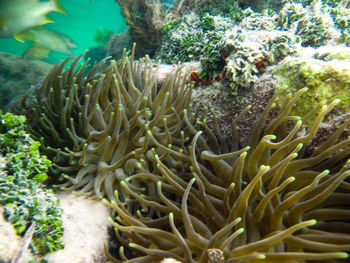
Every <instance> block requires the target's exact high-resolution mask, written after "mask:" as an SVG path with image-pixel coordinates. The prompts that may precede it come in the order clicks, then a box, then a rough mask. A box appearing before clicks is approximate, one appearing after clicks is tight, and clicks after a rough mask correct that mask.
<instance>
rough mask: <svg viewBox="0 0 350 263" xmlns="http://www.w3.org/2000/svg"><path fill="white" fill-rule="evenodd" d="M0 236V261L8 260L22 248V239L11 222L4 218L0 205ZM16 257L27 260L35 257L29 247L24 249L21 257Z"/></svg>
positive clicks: (23, 260)
mask: <svg viewBox="0 0 350 263" xmlns="http://www.w3.org/2000/svg"><path fill="white" fill-rule="evenodd" d="M0 237H1V238H0V262H10V261H11V260H13V259H14V258H15V256H16V255H18V252H19V251H20V250H21V249H22V248H23V245H24V239H23V238H22V237H21V236H18V235H17V234H16V231H15V229H14V228H13V226H12V224H11V223H9V222H7V221H6V220H5V218H4V209H3V208H2V207H0ZM17 259H18V260H21V261H22V262H28V261H29V260H35V257H34V255H33V254H32V253H31V252H30V250H29V249H26V250H25V251H24V253H23V255H22V256H21V258H18V257H17ZM15 262H18V261H15Z"/></svg>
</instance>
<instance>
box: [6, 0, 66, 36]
mask: <svg viewBox="0 0 350 263" xmlns="http://www.w3.org/2000/svg"><path fill="white" fill-rule="evenodd" d="M59 1H60V0H48V1H45V2H44V1H40V0H0V38H11V37H14V36H16V35H18V34H20V33H23V32H25V31H27V30H29V29H31V28H34V27H36V26H39V25H44V24H47V23H53V22H54V21H53V20H51V19H50V18H48V17H46V15H47V14H48V13H50V12H53V11H55V12H61V13H63V14H67V12H66V11H65V10H64V9H63V7H62V5H61V4H60V2H59Z"/></svg>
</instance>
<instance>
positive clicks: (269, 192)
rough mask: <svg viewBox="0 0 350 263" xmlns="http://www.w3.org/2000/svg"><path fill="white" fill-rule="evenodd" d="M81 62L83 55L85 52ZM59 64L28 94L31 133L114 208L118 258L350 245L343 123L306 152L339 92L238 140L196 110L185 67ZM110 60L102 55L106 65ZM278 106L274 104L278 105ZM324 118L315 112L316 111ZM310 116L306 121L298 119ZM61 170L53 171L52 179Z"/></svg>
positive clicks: (211, 258) (281, 256) (279, 255)
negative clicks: (161, 73) (163, 73)
mask: <svg viewBox="0 0 350 263" xmlns="http://www.w3.org/2000/svg"><path fill="white" fill-rule="evenodd" d="M78 59H79V58H78ZM78 59H77V60H74V61H73V63H72V64H71V65H70V66H69V67H68V69H66V70H64V67H65V66H66V64H67V63H68V62H69V61H70V60H69V59H68V60H66V61H64V62H63V63H61V64H58V65H57V66H55V67H54V68H53V69H52V70H51V72H50V73H49V75H48V77H47V78H46V79H45V80H44V81H43V83H42V84H41V85H40V87H38V88H37V89H36V90H35V94H34V95H33V94H31V95H30V94H28V95H27V96H25V97H24V98H23V101H22V106H23V107H24V108H25V114H26V116H27V118H28V122H29V125H30V129H31V132H32V134H33V135H34V136H35V137H37V138H40V139H41V142H42V144H43V150H44V151H45V153H46V154H47V155H49V156H51V157H52V158H53V160H54V162H55V170H54V172H56V173H58V174H59V173H65V174H66V175H65V177H64V178H65V182H63V183H62V185H61V186H63V187H65V188H66V189H69V190H78V189H79V190H80V191H82V192H84V193H90V194H94V195H96V196H97V197H99V198H102V197H105V199H104V200H103V202H104V203H105V204H106V205H107V206H109V207H111V208H113V210H115V211H116V213H115V215H113V216H112V217H111V218H110V219H109V220H110V222H111V224H112V225H113V226H114V227H115V233H116V237H117V238H118V240H119V243H120V246H119V253H118V255H117V256H115V257H114V256H112V255H111V254H110V253H109V252H108V251H107V250H106V253H107V255H108V256H109V258H110V260H111V261H112V262H159V261H161V260H162V259H164V258H173V259H176V260H178V261H180V262H305V261H309V260H311V261H319V262H322V261H324V262H342V259H343V258H346V257H347V256H348V254H347V252H349V251H350V222H349V220H350V212H349V205H350V192H349V190H350V183H349V179H348V177H349V176H350V170H349V167H350V162H349V161H347V158H349V155H350V138H347V139H340V138H341V137H342V136H341V135H342V132H343V131H344V130H346V129H347V128H348V126H349V124H350V120H347V121H345V122H344V123H343V124H342V126H341V127H340V128H339V129H338V130H337V131H336V132H335V133H334V134H333V135H332V136H331V137H330V138H329V139H328V141H326V142H325V143H324V144H322V145H320V146H319V147H318V148H317V149H316V150H315V151H314V152H313V153H312V155H309V156H306V155H304V153H303V152H304V151H305V149H306V148H307V146H308V144H310V143H311V142H312V140H313V138H314V137H315V135H316V133H317V131H318V129H319V127H320V125H321V123H322V120H323V118H324V116H325V115H326V114H328V113H329V112H330V111H331V110H332V108H333V107H334V106H335V105H336V103H337V101H335V102H333V103H331V104H330V105H328V106H326V105H325V104H324V103H321V104H320V105H318V106H317V107H316V108H315V109H314V110H313V112H311V113H310V114H308V115H307V116H305V117H303V118H301V117H297V116H291V115H290V110H291V108H292V107H293V106H294V105H295V102H296V100H297V99H298V97H299V96H301V94H302V93H303V92H305V91H306V89H303V90H301V91H300V92H299V93H298V95H297V96H295V97H294V98H293V99H291V100H290V102H289V103H288V104H287V105H285V107H284V108H282V109H280V110H279V113H278V114H277V116H276V117H275V118H274V119H272V120H269V121H267V119H268V116H269V112H270V111H271V110H272V109H273V108H274V103H273V100H272V101H271V102H270V103H269V104H268V105H267V107H266V109H265V111H264V113H263V115H262V116H261V117H260V118H259V120H258V121H257V123H256V124H255V126H254V127H252V130H251V134H250V137H249V139H248V141H247V146H246V147H242V146H239V145H238V143H237V142H238V134H237V130H236V124H237V123H238V122H239V121H240V119H241V118H242V116H243V115H244V113H245V112H246V111H247V110H249V108H247V109H246V110H245V111H243V113H242V114H241V115H240V116H238V117H237V118H236V119H235V120H233V125H232V127H233V135H234V136H233V137H234V138H233V140H232V144H233V147H232V149H228V146H227V144H226V143H225V141H224V139H223V138H222V136H221V135H220V131H219V128H218V125H217V124H216V121H215V114H214V129H213V130H214V131H212V130H211V129H210V128H208V126H207V123H206V119H205V118H204V117H203V116H205V114H203V116H202V117H198V118H196V117H195V116H194V115H193V114H192V113H191V112H190V104H189V103H190V97H191V89H192V86H191V85H187V84H186V81H185V75H186V74H184V73H183V72H181V68H177V69H175V70H174V71H173V72H172V73H170V74H169V75H168V76H167V77H166V79H165V80H164V82H163V84H162V85H161V86H158V84H157V66H154V65H153V64H152V63H151V61H150V60H149V59H148V58H146V59H144V60H140V61H134V59H133V52H132V54H131V56H129V57H128V56H126V55H124V56H123V58H122V59H121V60H120V61H118V62H114V61H111V62H110V64H109V65H108V66H106V67H105V68H104V69H101V70H100V69H99V68H100V66H101V65H100V64H99V65H97V66H95V67H94V68H93V69H92V70H91V71H90V72H89V73H87V74H86V73H85V68H86V65H81V66H77V64H78V61H79V60H78ZM102 63H103V62H102ZM274 110H275V109H274ZM315 115H317V116H316V117H314V116H315ZM308 118H309V119H310V118H311V119H312V118H315V121H314V122H313V124H312V125H311V126H308V127H305V126H304V125H303V122H304V123H305V121H306V120H307V119H308ZM53 177H55V176H53Z"/></svg>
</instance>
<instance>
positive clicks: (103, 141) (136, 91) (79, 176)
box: [22, 48, 192, 200]
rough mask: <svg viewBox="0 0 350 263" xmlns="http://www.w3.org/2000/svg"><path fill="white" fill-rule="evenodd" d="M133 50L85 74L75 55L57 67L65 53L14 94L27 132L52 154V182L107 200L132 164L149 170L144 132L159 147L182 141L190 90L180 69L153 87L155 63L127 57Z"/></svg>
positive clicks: (131, 172) (156, 67) (98, 65)
mask: <svg viewBox="0 0 350 263" xmlns="http://www.w3.org/2000/svg"><path fill="white" fill-rule="evenodd" d="M134 51H135V48H134V49H133V51H132V53H131V55H130V56H127V55H126V54H124V55H123V58H122V59H121V60H119V61H118V62H116V61H113V60H112V61H110V64H109V65H107V66H106V67H105V68H104V69H102V70H100V68H101V66H102V65H103V64H106V61H102V62H100V63H99V64H97V65H96V66H94V67H93V68H92V70H91V71H90V72H88V73H87V74H86V72H85V69H86V67H87V64H86V63H85V64H84V65H80V66H79V67H77V64H78V62H79V59H80V57H78V58H77V59H75V60H74V61H73V63H72V64H71V65H70V66H69V67H68V68H67V69H66V70H64V67H65V66H66V65H67V64H68V63H69V62H70V61H71V60H72V59H73V58H69V59H66V60H65V61H63V62H62V63H59V64H57V65H56V66H55V67H53V69H52V70H51V71H50V73H49V74H48V76H47V77H46V79H45V80H44V81H43V82H42V83H41V85H40V86H39V87H38V88H37V89H36V90H35V91H34V93H35V94H34V95H30V94H27V95H26V96H25V97H24V98H23V99H22V107H23V108H24V109H25V111H24V114H25V115H26V116H27V119H28V123H29V128H30V131H31V133H32V134H33V136H34V137H35V138H37V139H40V141H41V142H42V146H43V151H44V153H45V154H46V155H48V156H50V157H51V158H52V159H53V161H54V167H55V169H54V171H53V172H54V174H57V175H59V174H64V176H63V178H64V179H65V181H64V182H63V183H60V184H58V186H60V187H63V188H64V189H66V190H80V192H82V193H88V194H93V195H94V196H97V197H98V198H102V197H105V196H107V197H108V198H109V199H111V200H112V199H114V194H113V191H114V190H116V189H119V188H118V187H119V182H120V181H122V180H124V179H126V178H128V177H129V176H130V175H131V174H133V173H134V170H135V169H136V168H137V167H138V166H142V167H145V169H147V170H150V171H152V170H153V168H152V165H153V164H154V162H153V160H152V161H149V160H148V156H149V155H152V156H153V154H151V153H150V152H151V148H157V146H155V145H154V144H153V143H152V141H150V140H149V139H148V135H147V132H148V131H152V134H153V136H154V137H155V138H157V139H156V140H157V141H159V142H161V143H162V144H164V145H167V146H168V145H171V144H174V145H177V144H179V145H180V144H183V143H185V141H186V138H185V134H184V133H183V132H182V131H181V128H182V126H184V120H183V117H182V115H183V113H182V112H183V109H184V107H185V106H186V107H187V106H188V104H189V100H190V98H191V89H192V87H191V86H190V85H187V84H185V77H184V76H185V74H183V72H182V71H181V68H180V67H178V68H177V69H175V70H174V71H173V72H172V73H169V74H168V75H167V77H166V79H165V80H164V81H163V84H162V85H161V86H159V85H158V84H159V83H157V70H158V66H154V65H153V64H152V62H151V61H150V59H149V58H148V57H146V58H145V59H143V60H139V61H137V62H135V61H134ZM156 151H157V149H156ZM159 154H160V153H159ZM152 158H153V157H152ZM164 162H167V165H168V166H169V167H173V165H175V166H176V161H175V163H171V162H173V160H170V159H169V160H168V161H167V160H164ZM57 177H59V176H52V180H51V181H53V182H54V183H57V180H56V179H57ZM60 178H62V176H61V177H60ZM136 187H137V182H134V188H133V189H134V190H135V188H136ZM125 196H126V195H125Z"/></svg>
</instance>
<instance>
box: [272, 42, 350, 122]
mask: <svg viewBox="0 0 350 263" xmlns="http://www.w3.org/2000/svg"><path fill="white" fill-rule="evenodd" d="M321 53H322V54H321V55H320V54H318V55H316V58H299V57H294V58H289V59H288V60H286V61H285V62H283V63H281V64H280V65H279V66H278V67H277V69H276V70H275V71H274V74H275V76H276V77H277V80H278V85H279V86H280V87H285V88H286V89H285V92H282V93H281V95H280V96H279V97H278V104H279V105H280V106H281V105H283V104H284V103H285V102H286V100H288V99H289V98H290V96H286V93H288V94H289V95H291V96H294V95H295V94H296V92H297V91H298V90H300V89H301V88H304V87H308V88H309V91H308V92H307V93H306V94H304V95H303V97H302V98H301V99H300V100H299V102H298V107H296V108H295V110H294V113H295V114H297V115H300V114H301V115H304V114H306V113H307V112H309V111H310V110H311V109H312V108H314V107H315V105H317V104H318V103H319V102H321V101H322V100H326V102H330V101H332V100H334V99H340V100H341V102H340V103H339V105H338V107H340V108H342V109H343V110H344V111H349V110H350V96H349V94H350V48H344V49H341V50H339V51H335V52H321ZM316 54H317V53H316Z"/></svg>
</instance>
